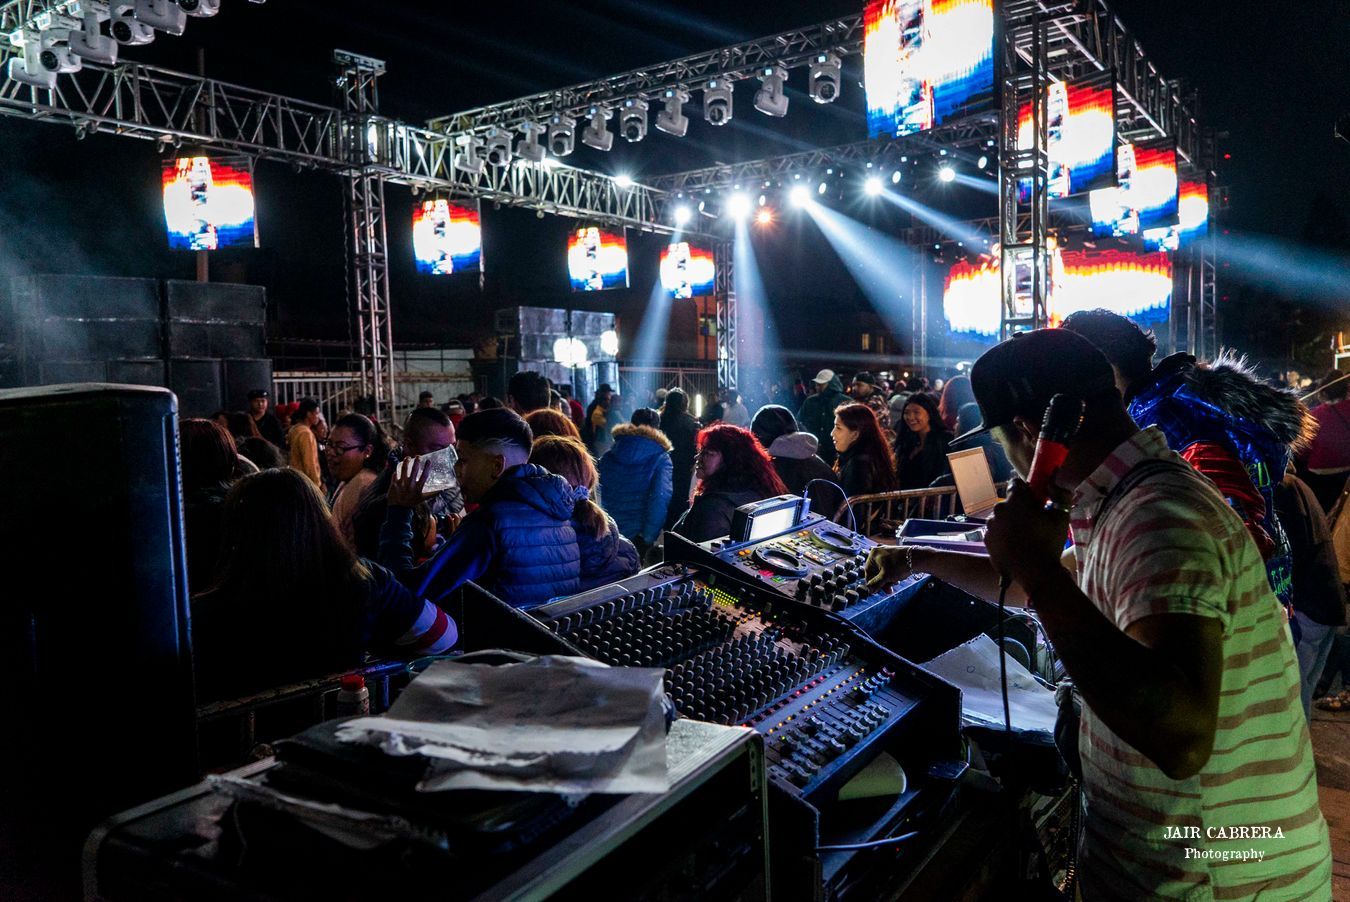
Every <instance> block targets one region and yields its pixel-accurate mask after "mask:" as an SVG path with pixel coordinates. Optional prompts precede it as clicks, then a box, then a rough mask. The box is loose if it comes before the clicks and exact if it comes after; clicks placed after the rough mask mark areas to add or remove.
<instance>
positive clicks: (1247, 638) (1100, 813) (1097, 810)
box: [1070, 428, 1331, 899]
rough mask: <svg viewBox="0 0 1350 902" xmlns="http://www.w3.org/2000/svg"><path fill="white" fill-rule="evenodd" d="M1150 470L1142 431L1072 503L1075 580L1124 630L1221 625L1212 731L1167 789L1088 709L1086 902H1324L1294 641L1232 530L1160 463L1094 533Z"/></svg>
mask: <svg viewBox="0 0 1350 902" xmlns="http://www.w3.org/2000/svg"><path fill="white" fill-rule="evenodd" d="M1148 458H1170V459H1173V460H1176V461H1178V462H1180V461H1181V458H1180V457H1178V456H1177V455H1176V454H1174V453H1173V452H1171V451H1169V450H1168V448H1167V442H1166V439H1165V438H1164V437H1163V434H1162V432H1161V431H1159V430H1158V429H1156V428H1149V429H1145V430H1142V431H1140V432H1139V433H1137V434H1136V435H1135V436H1134V437H1132V438H1131V439H1129V440H1128V441H1126V442H1124V443H1123V444H1121V445H1120V447H1118V448H1116V450H1115V451H1114V452H1112V454H1111V455H1110V456H1109V457H1108V458H1107V459H1106V460H1105V461H1104V462H1103V463H1102V465H1101V466H1100V467H1098V468H1097V470H1096V471H1095V472H1094V473H1093V474H1092V475H1091V476H1089V477H1088V478H1087V479H1086V480H1084V481H1083V483H1082V484H1081V485H1079V487H1078V489H1077V491H1076V492H1075V495H1074V503H1073V512H1072V515H1071V524H1070V528H1071V531H1072V535H1073V542H1074V547H1075V556H1076V557H1077V560H1078V583H1079V586H1080V587H1081V588H1082V590H1083V593H1084V594H1085V595H1087V597H1088V598H1089V599H1091V600H1092V602H1093V604H1095V605H1096V606H1097V608H1098V610H1100V611H1101V612H1102V613H1103V614H1104V615H1105V616H1106V617H1107V618H1109V619H1110V620H1111V621H1112V622H1113V623H1114V624H1115V625H1116V626H1117V627H1119V628H1120V629H1121V630H1124V629H1125V628H1126V627H1128V626H1129V625H1130V624H1132V623H1134V622H1135V621H1137V620H1140V619H1142V618H1144V617H1149V616H1152V615H1154V614H1191V615H1196V616H1200V617H1213V618H1215V619H1217V620H1218V621H1219V622H1220V624H1221V625H1222V629H1223V659H1224V666H1223V682H1222V685H1221V688H1220V694H1219V719H1218V731H1217V733H1216V734H1215V737H1214V748H1213V751H1212V752H1211V753H1210V757H1209V761H1208V762H1207V763H1206V764H1205V766H1204V768H1203V769H1202V770H1201V771H1200V773H1199V774H1197V775H1195V776H1193V777H1190V778H1188V779H1185V780H1172V779H1169V778H1168V777H1167V776H1166V775H1165V774H1164V773H1163V772H1162V771H1161V770H1160V769H1159V768H1158V767H1156V766H1155V765H1154V764H1153V763H1152V762H1151V761H1149V760H1148V759H1147V758H1145V757H1144V756H1143V755H1142V754H1140V752H1139V751H1138V750H1136V749H1135V748H1133V747H1132V746H1130V745H1129V744H1128V743H1126V742H1125V740H1123V739H1121V738H1120V737H1119V736H1117V735H1115V733H1113V732H1112V731H1111V730H1110V729H1109V728H1108V727H1107V726H1106V725H1105V724H1104V723H1102V722H1101V721H1100V720H1098V719H1097V718H1096V717H1095V716H1093V713H1092V711H1091V710H1090V709H1088V708H1087V707H1086V706H1085V707H1084V710H1083V718H1082V725H1081V730H1080V733H1079V750H1080V752H1081V754H1082V759H1083V783H1084V785H1083V796H1084V813H1085V817H1084V820H1083V835H1082V848H1081V854H1080V868H1081V874H1082V888H1083V898H1084V899H1148V898H1169V899H1172V898H1177V899H1248V898H1252V897H1257V896H1259V897H1260V898H1262V899H1267V898H1269V899H1305V898H1312V899H1330V898H1331V848H1330V844H1329V841H1328V837H1327V826H1326V822H1325V821H1324V820H1323V819H1322V812H1321V809H1320V808H1319V807H1318V798H1317V776H1316V772H1315V770H1314V767H1313V751H1312V745H1311V743H1310V741H1309V737H1308V727H1307V723H1306V721H1305V720H1304V716H1303V709H1302V707H1301V706H1300V704H1299V675H1298V665H1297V662H1296V659H1295V657H1294V648H1293V643H1292V642H1291V640H1290V636H1289V628H1288V626H1287V625H1286V622H1285V617H1284V613H1283V610H1282V609H1281V608H1280V605H1279V602H1278V601H1276V599H1275V595H1274V594H1273V593H1272V592H1271V590H1270V583H1269V582H1268V580H1267V579H1266V568H1265V564H1264V563H1263V562H1262V560H1261V555H1260V553H1259V552H1258V551H1257V549H1256V545H1255V544H1254V543H1253V542H1252V540H1251V537H1250V536H1249V535H1248V533H1247V530H1246V529H1245V528H1244V527H1243V525H1242V521H1241V520H1240V519H1239V518H1238V517H1237V515H1236V514H1235V513H1233V510H1232V508H1230V507H1229V506H1228V505H1227V504H1226V503H1225V502H1224V500H1223V497H1222V496H1221V495H1220V494H1219V493H1218V491H1217V490H1216V489H1215V488H1214V486H1213V484H1212V483H1210V482H1209V481H1208V480H1206V479H1205V478H1204V477H1202V476H1200V475H1199V474H1196V473H1195V472H1194V471H1192V470H1190V469H1189V468H1186V469H1182V468H1172V467H1168V468H1164V469H1160V470H1155V471H1154V472H1152V473H1150V474H1149V475H1148V476H1146V477H1144V478H1143V480H1142V481H1141V482H1139V483H1138V484H1136V485H1134V486H1133V487H1132V488H1129V489H1128V491H1127V492H1126V493H1125V494H1124V495H1122V496H1119V497H1117V498H1115V499H1113V500H1112V502H1111V504H1110V505H1109V506H1108V508H1107V510H1106V512H1105V517H1104V519H1103V521H1102V522H1100V523H1099V522H1095V518H1096V517H1097V516H1098V515H1099V512H1100V510H1101V507H1102V503H1103V501H1104V500H1105V499H1106V497H1107V495H1108V494H1109V493H1110V491H1111V489H1112V487H1113V486H1115V485H1116V483H1118V482H1119V481H1120V480H1121V479H1122V478H1123V477H1124V476H1125V474H1126V473H1128V472H1129V471H1130V470H1131V468H1133V467H1134V466H1135V465H1136V464H1138V463H1140V462H1141V461H1143V460H1146V459H1148Z"/></svg>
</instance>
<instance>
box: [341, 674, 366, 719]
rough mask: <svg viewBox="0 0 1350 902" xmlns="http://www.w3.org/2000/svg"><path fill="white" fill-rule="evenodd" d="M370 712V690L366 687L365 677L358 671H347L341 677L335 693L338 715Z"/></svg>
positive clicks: (356, 714) (346, 715) (351, 715)
mask: <svg viewBox="0 0 1350 902" xmlns="http://www.w3.org/2000/svg"><path fill="white" fill-rule="evenodd" d="M369 713H370V690H369V689H367V688H366V678H365V677H363V676H361V675H360V674H359V673H349V674H347V675H346V676H344V677H343V678H342V684H341V688H340V689H338V694H337V716H338V717H362V716H364V715H367V714H369Z"/></svg>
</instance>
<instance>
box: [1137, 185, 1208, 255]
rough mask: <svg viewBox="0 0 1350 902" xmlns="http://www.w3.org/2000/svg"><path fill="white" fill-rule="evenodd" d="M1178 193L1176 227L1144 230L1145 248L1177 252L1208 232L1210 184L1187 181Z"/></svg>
mask: <svg viewBox="0 0 1350 902" xmlns="http://www.w3.org/2000/svg"><path fill="white" fill-rule="evenodd" d="M1177 193H1178V199H1177V224H1176V225H1174V226H1164V227H1162V228H1158V229H1145V230H1144V233H1143V238H1144V246H1145V247H1148V248H1153V249H1155V250H1167V251H1174V250H1176V249H1177V248H1179V247H1181V245H1182V244H1184V243H1186V242H1189V241H1191V240H1193V239H1195V238H1203V237H1204V236H1205V234H1206V233H1207V232H1208V231H1209V185H1207V184H1206V183H1205V182H1204V181H1203V180H1201V179H1186V180H1184V181H1182V183H1181V189H1180V190H1179V191H1178V192H1177Z"/></svg>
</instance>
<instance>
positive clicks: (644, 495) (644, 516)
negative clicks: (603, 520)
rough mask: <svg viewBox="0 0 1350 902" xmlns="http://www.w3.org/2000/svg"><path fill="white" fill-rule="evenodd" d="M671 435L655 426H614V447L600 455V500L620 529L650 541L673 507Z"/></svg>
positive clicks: (634, 537) (633, 537)
mask: <svg viewBox="0 0 1350 902" xmlns="http://www.w3.org/2000/svg"><path fill="white" fill-rule="evenodd" d="M670 448H671V444H670V439H668V438H666V436H665V434H664V433H663V432H661V430H659V429H653V428H652V427H651V426H633V425H624V426H616V427H615V428H614V447H612V448H610V449H609V451H608V452H606V454H605V456H604V457H602V458H600V502H601V504H602V506H603V507H604V508H605V512H606V513H608V514H609V515H610V516H611V517H613V518H614V522H615V523H617V524H618V526H619V532H620V533H622V534H623V535H625V536H627V537H628V538H630V539H641V540H642V541H643V542H645V543H647V544H648V545H650V544H651V543H653V542H655V541H656V540H657V538H658V537H659V536H660V535H661V525H662V524H663V523H664V522H665V520H666V511H667V510H668V509H669V508H670V496H671V473H672V471H673V468H672V465H671V460H670Z"/></svg>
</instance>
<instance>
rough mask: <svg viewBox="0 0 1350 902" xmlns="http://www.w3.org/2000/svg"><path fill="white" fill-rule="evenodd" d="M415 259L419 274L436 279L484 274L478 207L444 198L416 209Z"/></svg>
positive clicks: (481, 233) (414, 216) (429, 201)
mask: <svg viewBox="0 0 1350 902" xmlns="http://www.w3.org/2000/svg"><path fill="white" fill-rule="evenodd" d="M413 258H414V260H415V262H416V264H417V271H418V272H422V273H428V274H430V275H435V276H444V275H449V274H450V273H457V272H479V271H481V270H482V267H483V225H482V222H481V221H480V220H479V217H478V210H477V208H475V207H461V206H459V205H458V204H452V203H450V202H449V201H448V200H445V199H443V198H442V199H438V200H427V201H423V202H422V203H420V204H418V205H417V206H415V207H413Z"/></svg>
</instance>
